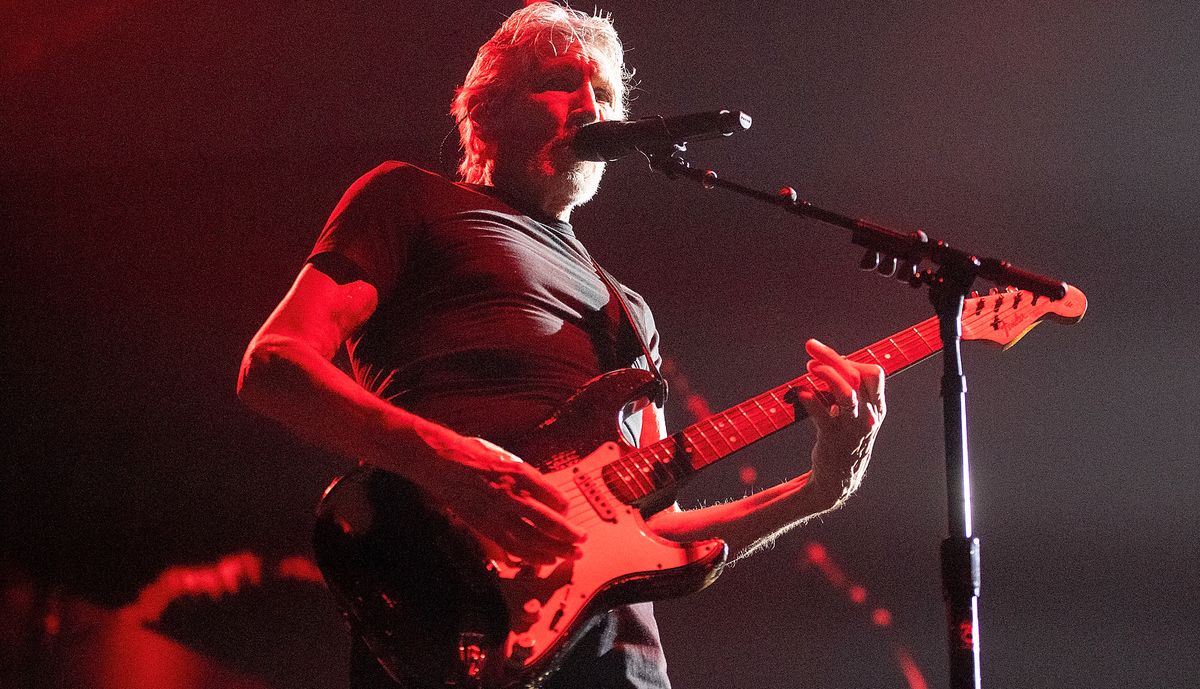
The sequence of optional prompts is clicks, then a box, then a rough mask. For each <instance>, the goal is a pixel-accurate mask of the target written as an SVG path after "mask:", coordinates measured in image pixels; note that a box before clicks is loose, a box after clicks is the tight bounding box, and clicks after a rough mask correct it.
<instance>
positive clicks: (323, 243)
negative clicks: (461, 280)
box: [307, 162, 421, 295]
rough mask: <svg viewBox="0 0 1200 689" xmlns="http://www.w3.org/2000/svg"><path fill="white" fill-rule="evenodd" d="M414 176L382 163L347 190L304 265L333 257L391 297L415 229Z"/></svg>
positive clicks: (416, 190) (416, 187)
mask: <svg viewBox="0 0 1200 689" xmlns="http://www.w3.org/2000/svg"><path fill="white" fill-rule="evenodd" d="M415 170H416V168H413V167H411V166H409V165H405V164H404V163H396V162H391V163H384V164H382V165H380V166H379V167H376V168H375V169H374V170H371V171H370V172H368V173H367V174H365V175H363V176H362V177H360V178H359V179H358V180H357V181H355V182H354V184H352V185H350V188H349V189H347V190H346V193H345V194H344V195H342V199H341V201H339V202H338V204H337V207H336V208H334V209H333V213H332V214H331V215H330V216H329V220H328V221H327V222H326V223H325V228H324V229H322V230H321V234H320V236H319V237H318V238H317V243H316V245H315V246H314V247H313V250H312V252H311V253H310V254H309V255H308V259H307V261H309V262H312V261H314V259H317V258H318V257H323V256H326V255H328V254H333V255H336V256H337V257H339V258H341V259H344V260H345V261H348V262H349V263H350V265H351V266H353V268H354V272H356V273H357V275H356V277H360V278H362V279H363V280H365V281H367V282H369V283H370V284H371V285H372V286H373V287H375V289H376V290H377V291H378V292H379V293H380V294H381V295H382V294H386V293H389V292H390V291H392V289H393V288H394V287H395V286H396V284H397V282H398V281H399V279H400V276H401V274H402V273H403V272H404V269H405V265H406V263H407V261H408V258H409V253H410V245H411V244H412V242H413V235H414V234H415V232H416V231H417V229H418V228H419V226H420V224H421V217H420V212H419V205H418V202H419V195H420V194H419V187H420V184H419V182H418V180H417V179H415V175H414V174H413V172H414V171H415Z"/></svg>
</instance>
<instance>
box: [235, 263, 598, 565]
mask: <svg viewBox="0 0 1200 689" xmlns="http://www.w3.org/2000/svg"><path fill="white" fill-rule="evenodd" d="M377 304H378V294H377V292H376V290H375V288H374V287H373V286H372V285H371V284H370V283H368V282H366V281H364V280H334V279H333V278H332V277H330V276H329V275H328V274H326V273H325V272H322V270H320V269H318V268H317V267H315V266H313V265H312V264H308V265H306V266H305V267H304V269H303V270H301V272H300V275H299V276H298V277H297V278H296V282H295V284H293V285H292V288H291V290H290V291H289V292H288V294H287V296H286V297H284V299H283V301H281V302H280V304H279V306H278V307H276V308H275V311H274V312H273V313H272V314H271V316H270V317H269V318H268V319H267V320H266V322H265V323H264V324H263V326H262V328H260V329H259V331H258V333H257V334H256V335H255V336H254V338H253V339H252V340H251V341H250V345H249V347H248V348H247V350H246V354H245V356H244V357H243V359H242V366H241V371H240V373H239V375H238V398H239V399H240V400H242V402H243V403H245V404H246V405H247V406H248V407H250V408H251V409H253V410H255V411H257V412H259V413H261V414H263V415H264V416H267V417H269V418H271V419H273V420H275V421H277V422H279V423H280V424H282V425H283V426H284V427H286V428H287V429H289V430H290V431H291V432H293V433H294V434H295V435H296V436H298V437H299V438H300V439H302V440H304V441H306V442H308V443H310V444H313V445H316V446H317V447H320V448H323V449H325V450H328V451H331V452H334V453H336V454H339V455H342V456H345V457H348V458H353V459H357V460H361V461H364V462H367V463H368V464H371V465H373V466H376V467H378V468H380V469H384V470H386V471H390V472H393V473H396V474H398V475H400V476H403V477H404V478H406V479H408V480H410V481H412V482H413V483H415V484H416V485H417V486H419V487H421V488H423V489H424V490H426V491H427V492H428V493H430V494H431V495H432V496H433V497H434V498H435V499H437V500H439V501H440V502H441V503H442V504H444V505H446V506H448V507H451V508H453V510H454V511H455V513H456V514H458V515H459V516H460V517H462V518H463V519H464V520H465V521H466V522H467V523H468V524H471V525H472V526H473V527H475V528H476V529H477V530H479V531H480V532H481V533H483V534H484V535H485V536H488V537H489V538H491V539H492V540H494V541H496V542H497V543H498V544H500V545H501V546H503V547H504V548H506V549H507V550H509V551H510V552H511V553H513V554H515V555H518V556H520V557H524V558H526V559H531V560H535V561H536V560H548V559H550V558H552V557H553V556H564V555H569V554H570V552H571V551H572V549H573V544H574V543H577V542H579V541H580V540H581V539H582V534H581V533H580V532H578V530H576V529H574V528H573V527H572V526H571V525H570V524H569V523H567V522H566V521H565V520H564V519H563V518H562V516H561V515H560V514H559V513H558V512H559V511H561V510H564V509H565V508H566V501H565V499H564V498H563V496H562V495H561V493H559V492H558V491H557V490H555V489H554V488H553V487H551V486H550V485H549V484H548V483H547V482H546V481H545V479H544V478H543V477H542V476H541V474H540V473H539V472H537V470H536V469H534V468H533V467H531V466H529V465H527V464H525V463H524V462H521V461H520V460H519V459H517V458H516V457H514V456H513V455H511V454H509V453H508V452H506V451H504V450H503V449H501V448H499V447H496V446H495V445H492V444H491V443H488V442H487V441H485V440H482V439H479V438H468V437H464V436H462V435H460V434H458V433H455V432H454V431H452V430H450V429H448V428H445V427H444V426H441V425H439V424H436V423H433V422H432V421H429V420H427V419H424V418H421V417H419V416H417V415H415V414H412V413H410V412H407V411H405V410H403V409H400V408H399V407H396V406H394V405H392V404H389V403H387V402H385V401H384V400H382V399H380V398H379V397H377V396H376V395H374V394H372V393H371V392H369V391H367V390H366V389H364V388H363V387H362V386H360V385H359V384H358V383H357V382H355V381H354V380H353V379H351V378H350V377H349V376H348V375H346V374H345V373H344V372H343V371H342V370H341V369H339V368H338V367H337V366H335V365H334V364H333V363H332V359H333V356H334V354H335V353H336V352H337V350H338V348H339V347H340V346H341V344H342V343H343V342H344V341H345V340H346V339H347V338H348V337H350V336H351V335H353V334H354V333H355V332H357V330H358V329H359V328H360V327H362V325H363V324H364V323H365V322H366V321H367V319H368V318H370V316H371V314H372V313H374V311H375V308H376V306H377Z"/></svg>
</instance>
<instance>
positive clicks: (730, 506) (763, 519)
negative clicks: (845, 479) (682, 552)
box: [649, 473, 840, 559]
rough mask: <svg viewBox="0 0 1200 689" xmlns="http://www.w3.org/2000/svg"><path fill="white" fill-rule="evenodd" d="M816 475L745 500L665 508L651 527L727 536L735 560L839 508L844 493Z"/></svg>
mask: <svg viewBox="0 0 1200 689" xmlns="http://www.w3.org/2000/svg"><path fill="white" fill-rule="evenodd" d="M810 476H811V473H806V474H803V475H801V476H798V477H796V478H794V479H792V480H790V481H787V482H785V483H781V484H779V485H777V486H775V487H773V488H768V489H766V490H762V491H759V492H758V493H755V494H753V495H749V496H747V497H744V498H742V499H740V500H734V501H732V502H727V503H722V504H719V505H712V506H710V507H703V508H700V509H695V510H686V511H678V510H674V511H667V512H661V513H659V514H657V515H655V516H654V517H652V518H651V520H650V523H649V526H650V528H652V529H654V530H655V531H656V532H657V533H658V534H660V535H662V536H664V537H666V538H670V539H672V540H676V541H693V540H698V539H704V538H714V537H716V538H721V539H723V540H724V541H725V542H726V543H728V544H729V551H730V553H731V554H732V556H733V558H734V559H736V558H740V557H744V556H746V555H749V554H750V553H752V552H754V551H755V550H757V549H758V548H761V547H763V546H765V545H768V544H769V543H771V541H773V540H774V539H775V538H776V537H778V536H779V535H781V534H783V533H784V532H786V531H788V530H789V529H791V528H793V527H795V526H798V525H800V524H803V523H804V522H806V521H808V520H809V519H811V518H813V517H815V516H817V515H819V514H822V513H825V512H828V511H829V510H831V509H834V508H835V507H836V506H837V505H838V504H839V502H838V497H839V496H840V491H839V493H838V495H832V494H831V492H830V491H829V490H825V489H824V488H823V487H821V486H818V485H816V484H815V483H813V482H811V481H810Z"/></svg>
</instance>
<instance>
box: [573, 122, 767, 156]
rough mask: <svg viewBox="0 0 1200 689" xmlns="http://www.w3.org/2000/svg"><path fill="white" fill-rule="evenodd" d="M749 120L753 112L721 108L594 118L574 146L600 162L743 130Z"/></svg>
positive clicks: (579, 133)
mask: <svg viewBox="0 0 1200 689" xmlns="http://www.w3.org/2000/svg"><path fill="white" fill-rule="evenodd" d="M750 121H751V120H750V116H749V115H747V114H746V113H744V112H742V111H741V110H733V111H730V110H719V111H709V112H697V113H692V114H690V115H676V116H675V117H660V116H657V115H655V116H652V117H643V118H640V119H636V120H610V121H607V122H595V123H593V124H589V125H587V126H585V127H581V128H580V129H579V131H578V132H576V133H575V138H574V139H572V140H571V149H572V150H573V151H574V153H575V156H576V157H577V158H579V159H580V160H594V161H598V162H604V161H611V160H616V159H618V158H621V157H624V156H627V155H629V154H630V153H633V152H634V151H642V152H643V153H647V154H653V153H662V152H671V151H674V150H675V148H676V147H677V146H683V145H685V144H687V143H688V142H689V141H703V140H705V139H716V138H719V137H722V136H729V135H730V134H733V133H734V132H744V131H746V130H747V129H749V128H750Z"/></svg>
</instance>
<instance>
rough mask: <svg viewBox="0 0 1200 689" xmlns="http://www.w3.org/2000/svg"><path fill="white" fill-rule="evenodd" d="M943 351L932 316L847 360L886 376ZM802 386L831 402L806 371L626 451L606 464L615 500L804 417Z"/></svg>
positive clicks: (649, 491)
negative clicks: (879, 370)
mask: <svg viewBox="0 0 1200 689" xmlns="http://www.w3.org/2000/svg"><path fill="white" fill-rule="evenodd" d="M941 349H942V342H941V339H940V337H939V335H938V320H937V318H936V317H934V318H929V319H927V320H924V321H921V322H920V323H918V324H916V325H914V326H913V327H911V328H909V329H907V330H903V331H901V332H898V333H896V334H895V335H892V336H891V337H889V338H886V339H883V340H880V341H879V342H876V343H875V344H873V345H870V346H869V347H864V348H862V349H860V350H858V351H857V352H854V353H853V354H850V355H849V356H848V357H847V358H848V359H850V360H851V361H856V362H859V363H867V364H878V365H879V366H880V367H882V368H883V370H884V373H886V374H887V375H889V376H890V375H892V374H894V373H898V372H899V371H903V370H904V369H906V368H908V367H910V366H912V365H913V364H916V363H917V362H919V361H922V360H924V359H927V358H929V357H930V356H932V355H934V354H936V353H938V352H939V351H941ZM801 390H809V391H812V392H813V393H814V394H815V395H816V396H817V397H818V399H821V400H822V402H823V403H828V404H831V403H832V398H831V397H830V396H829V389H828V387H827V386H826V385H825V384H824V383H823V382H821V381H820V380H819V379H817V378H816V377H814V376H813V375H812V374H805V375H803V376H800V377H799V378H796V379H795V380H791V381H788V382H786V383H784V384H783V385H780V386H778V387H775V388H772V389H771V390H768V391H766V392H764V393H762V394H761V395H758V396H756V397H753V398H751V399H748V400H746V401H745V402H742V403H741V404H738V405H735V406H733V407H730V408H729V409H726V410H725V411H723V412H719V413H717V414H713V415H712V416H710V417H708V418H706V419H703V420H701V421H698V422H696V423H694V424H692V425H690V426H688V427H687V428H684V429H683V430H681V431H678V432H676V433H674V434H672V435H670V436H668V437H666V438H664V439H663V440H660V441H658V442H656V443H653V444H651V445H647V446H645V447H642V448H638V449H637V450H633V451H631V452H628V453H627V454H625V455H623V456H622V457H621V458H620V459H618V460H616V461H614V462H612V463H611V464H609V465H607V466H605V467H604V471H603V476H604V479H605V482H606V483H607V484H608V485H609V487H610V488H611V489H612V490H613V492H614V493H615V494H616V495H617V497H618V498H620V499H621V500H623V501H625V502H626V503H630V504H632V503H635V502H638V501H640V500H643V499H645V498H647V497H649V496H651V495H653V494H655V493H657V492H659V491H662V490H666V489H669V488H672V487H673V486H674V485H675V484H677V483H678V482H679V481H680V480H682V479H683V478H684V477H686V476H688V475H689V474H691V473H693V472H695V471H698V470H700V469H703V468H704V467H706V466H708V465H710V464H712V463H714V462H716V461H717V460H719V459H723V458H724V457H727V456H729V455H730V454H733V453H734V452H737V451H738V450H740V449H742V448H743V447H746V446H747V445H750V444H751V443H754V442H757V441H759V440H761V439H763V438H765V437H767V436H768V435H770V434H772V433H774V432H775V431H778V430H782V429H783V428H786V427H787V426H789V425H791V424H793V423H795V422H796V421H799V420H801V419H803V418H805V417H806V416H807V415H806V414H805V411H804V408H803V407H802V406H800V404H799V402H800V400H799V397H798V394H797V393H799V392H800V391H801Z"/></svg>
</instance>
